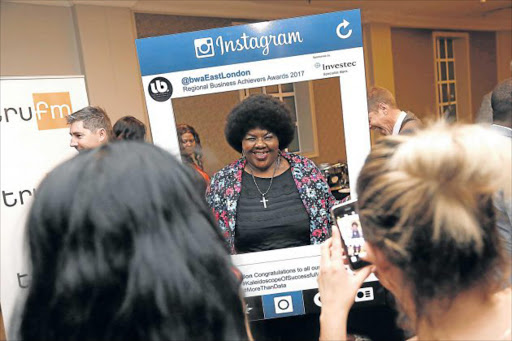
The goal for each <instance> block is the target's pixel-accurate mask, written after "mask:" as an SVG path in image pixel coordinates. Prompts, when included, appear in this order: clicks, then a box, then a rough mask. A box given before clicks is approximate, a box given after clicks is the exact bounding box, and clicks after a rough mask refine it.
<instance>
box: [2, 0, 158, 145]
mask: <svg viewBox="0 0 512 341" xmlns="http://www.w3.org/2000/svg"><path fill="white" fill-rule="evenodd" d="M0 19H1V20H0V25H1V26H0V74H1V75H2V76H38V75H85V81H86V85H87V92H88V96H89V102H90V104H91V105H99V106H101V107H103V108H105V109H106V110H107V112H108V114H109V116H110V118H111V120H112V122H113V123H114V122H115V121H116V120H117V119H118V118H120V117H121V116H124V115H133V116H135V117H137V118H138V119H139V120H141V121H142V122H144V123H146V124H147V122H148V119H147V114H146V113H145V105H144V102H143V91H142V85H141V78H140V73H139V66H138V62H137V56H136V50H135V26H134V23H133V13H132V12H131V11H130V9H128V8H112V7H101V6H81V5H77V6H73V7H67V6H43V5H31V4H18V3H4V2H2V3H1V17H0ZM67 142H68V141H66V143H67Z"/></svg>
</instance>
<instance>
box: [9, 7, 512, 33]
mask: <svg viewBox="0 0 512 341" xmlns="http://www.w3.org/2000/svg"><path fill="white" fill-rule="evenodd" d="M2 1H6V2H18V3H31V4H41V5H52V6H69V7H71V6H73V5H94V6H111V7H126V8H130V9H131V10H133V11H134V12H144V13H160V14H173V15H188V16H206V17H227V18H238V19H252V20H269V19H277V18H285V17H293V16H301V15H309V14H316V13H326V12H333V11H339V10H346V9H354V8H360V9H361V10H362V17H363V22H377V23H387V24H392V25H394V26H406V27H434V26H433V25H435V27H437V28H447V29H458V28H463V29H475V30H511V29H512V0H486V1H484V0H409V1H407V0H395V1H388V0H356V1H344V0H281V1H279V0H106V1H98V0H2Z"/></svg>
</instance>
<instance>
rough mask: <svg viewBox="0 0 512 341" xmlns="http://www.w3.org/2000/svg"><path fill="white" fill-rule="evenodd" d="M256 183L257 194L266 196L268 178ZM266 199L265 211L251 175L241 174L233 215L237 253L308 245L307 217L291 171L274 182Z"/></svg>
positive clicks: (276, 178)
mask: <svg viewBox="0 0 512 341" xmlns="http://www.w3.org/2000/svg"><path fill="white" fill-rule="evenodd" d="M255 179H256V182H257V183H258V186H259V188H260V191H261V192H262V193H265V191H266V190H267V189H268V186H269V184H270V178H258V177H255ZM265 199H266V200H267V202H266V204H267V208H265V207H264V205H263V202H262V196H261V194H260V193H259V192H258V190H257V189H256V186H255V185H254V181H253V179H252V176H251V174H249V173H247V172H245V171H244V172H243V173H242V190H241V192H240V199H239V200H238V206H237V215H236V228H235V248H236V250H237V253H246V252H255V251H265V250H274V249H283V248H287V247H294V246H303V245H309V244H310V236H309V234H310V233H309V215H308V213H307V211H306V209H305V208H304V204H303V203H302V200H301V199H300V196H299V192H298V191H297V187H296V186H295V181H294V180H293V177H292V172H291V170H290V169H288V170H287V171H286V172H284V173H283V174H281V175H278V176H276V177H275V178H274V181H273V183H272V187H271V188H270V190H269V192H268V193H267V194H266V195H265Z"/></svg>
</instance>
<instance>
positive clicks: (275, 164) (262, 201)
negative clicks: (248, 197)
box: [249, 155, 281, 208]
mask: <svg viewBox="0 0 512 341" xmlns="http://www.w3.org/2000/svg"><path fill="white" fill-rule="evenodd" d="M280 163H281V156H280V155H278V156H277V161H276V162H275V163H274V172H273V173H272V177H271V178H270V184H269V185H268V188H267V190H266V191H265V193H263V192H262V191H261V190H260V187H259V186H258V184H257V183H256V178H255V177H254V169H253V168H252V165H251V164H249V165H250V166H251V175H252V181H254V184H255V185H256V189H257V190H258V192H259V193H260V194H261V200H260V202H261V203H263V207H264V208H267V202H268V200H267V199H266V198H265V195H267V193H268V191H270V187H272V181H274V176H275V175H276V170H277V169H278V168H279V164H280Z"/></svg>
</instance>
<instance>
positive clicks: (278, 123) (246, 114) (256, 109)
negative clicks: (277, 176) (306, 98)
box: [224, 94, 295, 153]
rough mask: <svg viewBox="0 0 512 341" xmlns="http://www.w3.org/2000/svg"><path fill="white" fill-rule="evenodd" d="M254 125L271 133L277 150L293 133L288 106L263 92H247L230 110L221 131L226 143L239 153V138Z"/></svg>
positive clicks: (240, 150)
mask: <svg viewBox="0 0 512 341" xmlns="http://www.w3.org/2000/svg"><path fill="white" fill-rule="evenodd" d="M254 128H260V129H265V130H268V131H270V132H272V133H274V134H275V135H276V136H277V139H278V140H279V149H281V150H282V149H285V148H286V147H288V146H289V145H290V143H291V142H292V140H293V136H294V134H295V127H294V124H293V122H292V118H291V114H290V109H288V107H287V106H286V105H285V104H284V103H283V102H281V101H280V100H278V99H277V98H275V97H272V96H269V95H264V94H261V95H253V96H250V97H248V98H246V99H245V100H243V101H242V102H240V103H239V104H238V105H237V106H235V107H234V108H233V109H232V110H231V112H230V113H229V115H228V118H227V121H226V128H225V129H224V135H225V136H226V140H227V141H228V143H229V145H230V146H231V147H233V149H235V150H236V151H238V152H240V153H241V152H242V139H243V138H244V136H245V134H247V132H248V131H249V130H251V129H254Z"/></svg>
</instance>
